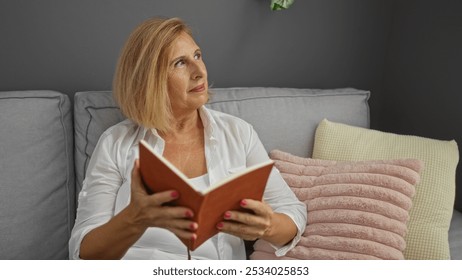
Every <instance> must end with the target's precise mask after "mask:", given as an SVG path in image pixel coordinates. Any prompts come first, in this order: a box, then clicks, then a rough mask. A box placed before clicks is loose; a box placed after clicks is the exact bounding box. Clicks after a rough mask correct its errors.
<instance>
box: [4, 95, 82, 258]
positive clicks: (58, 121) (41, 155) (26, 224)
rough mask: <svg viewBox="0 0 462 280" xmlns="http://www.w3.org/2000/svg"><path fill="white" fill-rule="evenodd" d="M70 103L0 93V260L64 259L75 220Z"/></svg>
mask: <svg viewBox="0 0 462 280" xmlns="http://www.w3.org/2000/svg"><path fill="white" fill-rule="evenodd" d="M73 158H74V157H73V128H72V110H71V102H70V100H69V98H68V96H67V95H63V94H61V93H58V92H55V91H14V92H13V91H10V92H0V259H65V258H67V257H68V240H69V236H70V232H71V230H72V226H73V224H74V220H75V216H74V213H75V184H74V160H73Z"/></svg>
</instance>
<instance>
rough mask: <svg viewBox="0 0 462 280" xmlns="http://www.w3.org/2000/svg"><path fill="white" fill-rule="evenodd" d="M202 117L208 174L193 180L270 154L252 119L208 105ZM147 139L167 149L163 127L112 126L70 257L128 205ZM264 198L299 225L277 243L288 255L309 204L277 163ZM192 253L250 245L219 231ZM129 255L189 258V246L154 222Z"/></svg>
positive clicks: (205, 255) (215, 176)
mask: <svg viewBox="0 0 462 280" xmlns="http://www.w3.org/2000/svg"><path fill="white" fill-rule="evenodd" d="M200 117H201V120H202V123H203V125H204V135H205V158H206V162H207V176H206V177H203V178H194V179H192V182H193V184H194V185H196V186H198V187H201V185H202V187H204V185H203V184H206V185H211V184H214V183H216V182H217V181H219V180H221V179H223V178H225V177H227V176H229V175H231V174H233V173H235V172H238V171H240V170H242V169H245V168H246V167H248V166H252V165H254V164H257V163H261V162H263V161H266V160H267V159H268V154H267V152H266V150H265V148H264V147H263V145H262V143H261V142H260V140H259V138H258V136H257V134H256V132H255V130H254V129H253V127H252V126H251V125H250V124H248V123H247V122H245V121H243V120H242V119H239V118H237V117H234V116H231V115H228V114H224V113H221V112H218V111H214V110H210V109H207V108H206V107H204V106H203V107H201V108H200ZM141 139H144V140H146V141H147V142H148V143H149V144H150V145H151V146H152V147H153V148H154V150H155V151H156V152H158V153H159V154H163V151H164V147H165V142H164V140H163V139H162V138H161V137H160V136H159V134H158V133H157V131H156V130H155V129H152V130H150V129H146V128H143V127H140V126H138V125H137V124H135V123H134V122H132V121H130V120H125V121H122V122H121V123H119V124H117V125H115V126H112V127H111V128H109V129H107V130H106V131H105V132H104V133H103V134H102V135H101V137H100V139H99V141H98V144H97V145H96V147H95V150H94V151H93V155H92V157H91V159H90V162H89V164H88V168H87V172H86V176H85V180H84V182H83V187H82V191H81V192H80V194H79V205H78V208H77V218H76V221H75V225H74V229H73V230H72V234H71V238H70V241H69V257H70V259H79V252H80V243H81V242H82V239H83V238H84V236H85V235H86V234H87V233H88V232H89V231H91V230H92V229H94V228H96V227H98V226H100V225H102V224H104V223H106V222H107V221H109V220H110V219H111V218H112V217H113V216H114V215H116V214H117V213H119V212H120V211H121V210H122V209H123V208H125V207H126V206H127V205H128V203H129V201H130V179H131V170H132V167H133V163H134V161H135V159H137V158H138V153H139V151H138V142H139V141H140V140H141ZM198 180H199V183H197V181H198ZM201 180H202V181H201ZM263 199H264V200H265V202H266V203H268V204H269V205H270V206H271V207H272V208H273V211H275V212H278V213H284V214H286V215H288V216H289V217H290V218H291V219H292V220H293V221H294V222H295V224H296V226H297V228H298V233H297V235H296V237H295V238H294V239H293V240H292V242H290V243H289V244H287V245H285V246H283V247H280V248H276V247H275V248H276V249H277V250H276V254H277V255H278V256H282V255H284V254H285V253H286V252H287V251H288V250H290V249H291V248H293V247H294V246H295V245H296V244H297V242H298V241H299V240H300V237H301V234H302V233H303V231H304V230H305V226H306V206H305V204H304V203H302V202H300V201H299V200H298V199H297V198H296V196H295V195H294V194H293V192H292V191H291V190H290V188H289V187H288V186H287V184H286V183H285V181H284V180H283V179H282V177H281V175H280V174H279V172H278V171H277V169H276V168H273V171H272V172H271V175H270V178H269V180H268V184H267V186H266V189H265V193H264V197H263ZM191 257H192V258H193V259H245V257H246V255H245V246H244V242H243V240H242V239H240V238H238V237H236V236H233V235H229V234H225V233H218V234H217V235H215V236H214V237H213V238H211V239H209V240H208V241H206V242H205V243H204V244H203V245H201V246H200V247H199V248H197V249H196V250H195V251H193V252H191ZM123 258H124V259H145V260H146V259H164V260H165V259H187V250H186V247H185V246H184V245H183V243H181V241H180V240H179V239H178V238H177V237H176V236H175V235H174V234H173V233H171V232H170V231H168V230H165V229H161V228H154V227H153V228H149V229H148V230H146V232H145V233H144V234H143V235H142V236H141V238H140V239H139V240H138V241H137V242H136V243H135V244H134V245H133V246H132V247H131V248H130V249H129V250H128V251H127V253H126V254H125V256H124V257H123Z"/></svg>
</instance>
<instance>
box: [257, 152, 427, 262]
mask: <svg viewBox="0 0 462 280" xmlns="http://www.w3.org/2000/svg"><path fill="white" fill-rule="evenodd" d="M270 155H271V158H272V159H273V160H274V161H275V166H276V167H277V168H278V169H279V171H280V172H281V174H282V176H283V178H284V179H285V180H286V182H287V184H288V185H289V186H290V187H291V189H292V190H293V191H294V193H295V194H296V196H297V197H298V199H300V200H301V201H303V202H305V203H306V204H307V209H308V223H307V227H306V230H305V232H304V234H303V235H302V239H301V241H300V242H299V243H298V245H297V246H296V247H295V248H294V249H292V250H291V251H289V252H288V253H287V254H286V256H285V257H282V258H283V259H404V256H403V250H404V248H405V246H406V242H405V240H404V236H405V235H406V233H407V221H408V220H409V210H410V208H411V207H412V197H413V196H414V194H415V185H416V184H417V183H418V181H419V180H420V175H419V174H420V170H421V169H422V162H421V161H420V160H416V159H396V160H377V161H357V162H337V161H330V160H319V159H311V158H301V157H297V156H294V155H291V154H289V153H285V152H282V151H277V150H275V151H272V152H271V153H270ZM251 259H278V257H276V256H275V255H274V249H273V248H272V247H271V246H270V245H269V244H267V243H266V242H265V241H262V240H259V241H257V243H256V244H255V251H254V253H253V254H252V255H251Z"/></svg>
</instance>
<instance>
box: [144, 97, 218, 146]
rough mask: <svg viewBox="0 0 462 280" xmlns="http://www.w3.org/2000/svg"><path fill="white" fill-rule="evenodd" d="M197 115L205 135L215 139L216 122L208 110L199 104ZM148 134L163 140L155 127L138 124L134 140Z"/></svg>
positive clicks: (145, 137)
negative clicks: (138, 127)
mask: <svg viewBox="0 0 462 280" xmlns="http://www.w3.org/2000/svg"><path fill="white" fill-rule="evenodd" d="M199 116H200V118H201V120H202V124H203V125H204V131H205V136H206V137H207V138H208V139H209V140H211V141H217V137H215V131H217V129H216V127H217V123H216V121H215V119H214V118H213V116H212V114H211V112H210V110H209V109H208V108H207V107H205V106H201V107H200V108H199ZM150 136H153V137H154V139H156V140H157V141H159V140H161V142H163V141H164V140H163V139H162V137H160V135H159V133H158V132H157V129H155V128H151V129H149V128H145V127H144V126H140V130H139V133H138V136H137V137H136V142H139V141H140V140H141V139H144V140H148V138H149V137H150Z"/></svg>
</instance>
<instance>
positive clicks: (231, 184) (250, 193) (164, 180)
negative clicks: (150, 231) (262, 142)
mask: <svg viewBox="0 0 462 280" xmlns="http://www.w3.org/2000/svg"><path fill="white" fill-rule="evenodd" d="M139 147H140V148H139V149H140V170H141V177H142V179H143V182H144V184H145V185H146V187H147V188H148V189H149V190H151V191H152V192H153V193H156V192H162V191H166V190H177V191H178V192H179V193H180V197H179V198H178V199H176V200H175V201H174V205H180V206H185V207H188V208H190V209H191V210H193V211H194V217H193V218H192V220H193V221H195V222H196V223H197V224H198V225H199V227H198V229H197V230H196V235H197V238H196V239H195V240H194V241H192V240H181V241H182V242H183V243H184V244H185V245H186V246H187V247H188V248H189V249H190V250H192V251H193V250H195V249H196V248H197V247H199V246H200V245H201V244H202V243H204V242H205V241H206V240H207V239H209V238H210V237H212V236H214V235H215V234H217V233H218V229H217V228H216V225H217V223H218V222H220V221H222V220H223V215H224V213H225V212H226V211H228V210H239V209H241V210H242V208H241V207H240V201H241V200H242V199H254V200H260V201H261V200H262V198H263V192H264V190H265V187H266V183H267V181H268V177H269V174H270V172H271V169H272V168H273V164H274V162H273V161H271V160H268V161H266V162H264V163H261V164H257V165H254V166H251V167H248V168H247V169H245V170H243V171H241V172H238V173H236V174H233V175H231V176H229V177H227V178H225V179H224V180H222V181H220V182H218V183H217V184H214V185H211V186H210V187H209V188H207V189H205V190H204V191H201V192H199V191H196V190H195V189H194V188H193V187H192V186H191V184H190V183H189V181H188V178H187V177H186V176H185V175H184V174H183V173H181V172H180V171H179V170H178V169H177V168H176V167H175V166H173V165H172V164H171V163H170V162H169V161H168V160H166V159H165V158H163V157H162V156H161V155H159V154H157V153H156V152H155V151H154V150H153V149H152V148H151V147H150V146H149V144H147V143H146V141H144V140H141V141H140V145H139Z"/></svg>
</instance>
